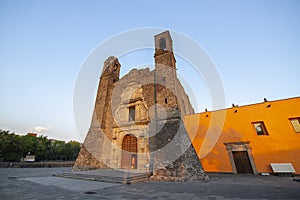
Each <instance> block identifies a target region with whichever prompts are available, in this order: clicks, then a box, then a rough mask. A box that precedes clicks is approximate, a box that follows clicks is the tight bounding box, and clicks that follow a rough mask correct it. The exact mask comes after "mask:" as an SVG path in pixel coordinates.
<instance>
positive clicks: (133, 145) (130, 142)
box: [121, 135, 137, 169]
mask: <svg viewBox="0 0 300 200" xmlns="http://www.w3.org/2000/svg"><path fill="white" fill-rule="evenodd" d="M121 167H122V168H125V169H136V168H137V138H136V137H135V136H134V135H125V137H124V139H123V142H122V162H121Z"/></svg>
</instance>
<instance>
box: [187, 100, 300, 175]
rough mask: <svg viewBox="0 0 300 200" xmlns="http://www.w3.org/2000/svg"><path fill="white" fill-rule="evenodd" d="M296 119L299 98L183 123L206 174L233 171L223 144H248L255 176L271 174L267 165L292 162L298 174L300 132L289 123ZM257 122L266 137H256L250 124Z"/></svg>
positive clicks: (195, 117) (200, 116)
mask: <svg viewBox="0 0 300 200" xmlns="http://www.w3.org/2000/svg"><path fill="white" fill-rule="evenodd" d="M222 116H223V117H224V126H223V127H222ZM297 117H298V118H299V117H300V97H296V98H290V99H284V100H277V101H271V102H263V103H258V104H252V105H247V106H240V107H232V108H228V109H224V110H219V111H212V112H204V113H200V114H195V115H189V116H186V117H185V120H184V121H185V127H186V129H187V132H188V134H189V136H190V138H191V140H192V143H193V145H194V147H195V149H196V151H197V154H198V157H199V158H200V160H201V162H202V165H203V168H204V170H205V171H206V172H233V170H232V166H231V162H230V157H229V153H228V151H227V150H226V146H225V144H224V143H228V142H246V141H249V142H250V143H249V144H250V148H251V151H252V155H253V159H254V163H255V166H256V169H257V172H258V173H260V172H271V173H272V169H271V167H270V163H292V164H293V167H294V168H295V170H296V174H300V133H296V132H295V130H294V128H293V126H292V124H291V122H290V120H289V118H297ZM212 119H214V120H212ZM258 121H263V122H264V124H265V126H266V129H267V131H268V134H269V135H257V133H256V131H255V129H254V127H253V124H252V122H258ZM218 130H221V131H219V132H218ZM218 133H220V135H219V136H218Z"/></svg>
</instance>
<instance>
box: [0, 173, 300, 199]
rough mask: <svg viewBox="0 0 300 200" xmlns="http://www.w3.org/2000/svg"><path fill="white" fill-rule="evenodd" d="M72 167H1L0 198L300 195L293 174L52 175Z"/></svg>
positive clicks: (257, 197)
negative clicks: (185, 178) (178, 177)
mask: <svg viewBox="0 0 300 200" xmlns="http://www.w3.org/2000/svg"><path fill="white" fill-rule="evenodd" d="M70 170H71V168H14V169H12V168H9V169H4V168H1V169H0V199H4V200H9V199H14V200H15V199H51V200H52V199H300V182H297V181H294V180H293V178H291V177H277V176H269V177H263V176H259V175H210V181H209V182H185V183H175V182H146V183H138V184H132V185H122V184H114V183H103V182H95V181H83V180H75V179H67V178H59V177H53V176H52V175H53V174H57V173H63V172H68V171H70Z"/></svg>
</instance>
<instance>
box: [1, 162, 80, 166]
mask: <svg viewBox="0 0 300 200" xmlns="http://www.w3.org/2000/svg"><path fill="white" fill-rule="evenodd" d="M73 165H74V161H47V162H0V168H35V167H72V166H73Z"/></svg>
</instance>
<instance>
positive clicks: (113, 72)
mask: <svg viewBox="0 0 300 200" xmlns="http://www.w3.org/2000/svg"><path fill="white" fill-rule="evenodd" d="M164 37H165V38H164ZM161 39H165V42H166V44H165V45H164V46H165V47H166V49H160V48H159V45H158V42H160V40H161ZM155 41H156V42H155V47H156V52H155V56H154V57H155V63H156V65H155V70H154V71H149V69H142V70H137V69H133V70H131V71H130V72H129V73H128V74H127V75H125V76H123V78H121V79H119V72H120V64H119V62H118V60H117V59H116V58H115V57H109V58H108V59H107V60H106V61H105V62H104V69H103V72H102V75H101V78H100V83H99V87H98V92H97V98H96V102H95V109H94V114H93V119H92V123H91V128H90V130H89V132H88V134H87V137H86V139H85V142H84V145H83V148H82V149H81V151H80V153H79V156H78V159H77V160H76V163H75V166H74V170H86V169H93V168H120V167H121V161H122V149H121V147H122V141H123V138H124V136H125V135H127V134H131V135H134V137H136V138H137V153H138V158H137V159H138V164H137V169H138V170H149V168H147V167H146V166H147V165H148V166H150V170H153V176H152V179H156V180H175V181H176V180H194V179H203V178H205V177H206V176H205V174H204V173H203V170H202V166H201V163H200V161H199V159H198V157H197V155H196V153H195V150H194V148H193V146H192V145H191V142H190V140H189V137H188V135H187V132H186V130H185V128H184V126H183V121H182V119H183V116H185V115H186V114H193V112H194V111H193V108H192V106H191V104H190V102H189V98H188V96H187V95H186V93H185V91H184V88H183V87H182V85H181V84H180V81H179V80H178V78H177V75H176V60H175V57H174V54H173V52H172V40H171V38H170V35H169V33H168V32H165V33H162V34H159V35H158V36H157V37H156V38H155ZM155 101H156V102H155ZM132 106H134V107H135V119H134V120H133V121H131V120H128V116H129V108H130V107H132Z"/></svg>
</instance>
